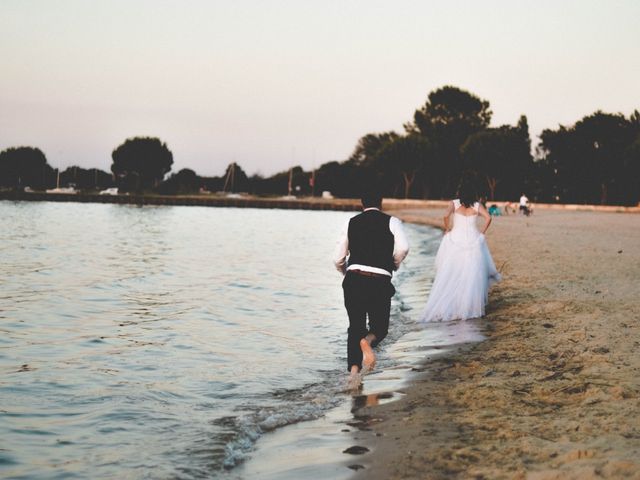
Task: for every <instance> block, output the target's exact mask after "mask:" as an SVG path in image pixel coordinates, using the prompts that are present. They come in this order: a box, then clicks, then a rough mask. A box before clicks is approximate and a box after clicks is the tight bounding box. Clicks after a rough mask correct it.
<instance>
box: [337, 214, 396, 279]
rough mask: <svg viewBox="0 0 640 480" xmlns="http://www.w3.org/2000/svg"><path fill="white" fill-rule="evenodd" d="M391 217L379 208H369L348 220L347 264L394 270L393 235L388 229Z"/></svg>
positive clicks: (388, 270)
mask: <svg viewBox="0 0 640 480" xmlns="http://www.w3.org/2000/svg"><path fill="white" fill-rule="evenodd" d="M390 220H391V217H390V216H389V215H387V214H386V213H382V212H380V211H379V210H369V211H366V212H362V213H361V214H360V215H356V216H355V217H353V218H352V219H351V220H350V221H349V231H348V236H349V265H354V264H358V265H367V266H369V267H376V268H382V269H383V270H386V271H387V272H389V273H391V272H393V270H394V264H393V246H394V237H393V233H391V230H389V221H390Z"/></svg>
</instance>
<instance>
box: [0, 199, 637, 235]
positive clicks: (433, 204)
mask: <svg viewBox="0 0 640 480" xmlns="http://www.w3.org/2000/svg"><path fill="white" fill-rule="evenodd" d="M0 200H9V201H28V202H78V203H113V204H124V205H179V206H203V207H236V208H280V209H297V210H334V211H354V212H357V211H360V210H361V209H362V207H361V204H360V200H359V199H354V198H322V197H292V198H291V197H285V196H281V197H275V196H273V197H261V196H254V195H232V196H222V195H216V194H206V195H159V194H152V195H147V194H131V195H129V194H119V195H100V194H97V193H95V194H87V193H47V192H20V191H15V190H14V191H9V190H3V191H0ZM487 203H491V204H493V203H495V204H496V205H498V206H499V207H501V208H502V207H504V205H505V203H506V202H505V201H492V202H487ZM448 204H449V201H448V200H414V199H394V198H387V199H384V202H383V210H389V211H392V212H393V211H399V210H402V211H403V219H404V220H405V221H407V222H411V223H417V224H422V225H430V226H434V227H437V228H442V222H441V220H440V217H441V215H440V216H439V218H434V217H433V215H424V210H425V209H427V210H431V209H442V208H445V207H446V206H447V205H448ZM534 206H535V211H539V210H560V211H572V212H611V213H613V212H615V213H640V205H637V206H634V207H631V206H623V205H588V204H584V205H581V204H552V203H536V204H535V205H534ZM514 215H516V214H515V213H514V214H511V215H506V216H514Z"/></svg>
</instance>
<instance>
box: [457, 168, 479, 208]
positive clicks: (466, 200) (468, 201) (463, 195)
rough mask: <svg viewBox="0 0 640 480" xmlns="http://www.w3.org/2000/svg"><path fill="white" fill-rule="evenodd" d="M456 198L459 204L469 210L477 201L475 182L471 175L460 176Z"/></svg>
mask: <svg viewBox="0 0 640 480" xmlns="http://www.w3.org/2000/svg"><path fill="white" fill-rule="evenodd" d="M458 198H459V199H460V203H461V204H462V205H464V206H465V207H467V208H471V207H472V206H473V204H474V203H476V202H477V201H478V191H477V190H476V182H475V179H474V178H473V177H472V176H471V175H469V174H464V175H462V178H461V179H460V184H459V185H458Z"/></svg>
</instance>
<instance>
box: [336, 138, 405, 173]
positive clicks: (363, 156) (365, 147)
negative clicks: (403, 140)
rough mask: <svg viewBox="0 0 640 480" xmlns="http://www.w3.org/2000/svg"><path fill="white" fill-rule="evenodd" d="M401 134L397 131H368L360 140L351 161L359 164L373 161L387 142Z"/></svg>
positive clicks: (350, 158)
mask: <svg viewBox="0 0 640 480" xmlns="http://www.w3.org/2000/svg"><path fill="white" fill-rule="evenodd" d="M399 136H400V135H398V134H397V133H396V132H383V133H368V134H367V135H365V136H363V137H361V138H360V140H358V144H357V145H356V148H355V149H354V151H353V153H352V154H351V156H350V157H349V161H351V162H354V163H355V164H358V165H363V164H367V163H371V162H372V161H374V160H375V158H376V155H377V154H378V152H379V151H380V150H381V149H382V148H383V147H384V146H385V145H386V144H388V143H389V142H392V141H393V140H396V139H397V138H399Z"/></svg>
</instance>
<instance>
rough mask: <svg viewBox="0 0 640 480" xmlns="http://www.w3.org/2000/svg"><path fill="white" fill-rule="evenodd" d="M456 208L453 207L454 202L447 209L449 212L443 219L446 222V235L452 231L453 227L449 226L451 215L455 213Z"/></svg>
mask: <svg viewBox="0 0 640 480" xmlns="http://www.w3.org/2000/svg"><path fill="white" fill-rule="evenodd" d="M454 210H455V207H454V206H453V202H450V203H449V206H448V207H447V211H446V212H445V213H444V217H442V220H443V221H444V233H447V232H448V231H449V230H451V225H449V219H450V218H451V214H452V213H453V212H454Z"/></svg>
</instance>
